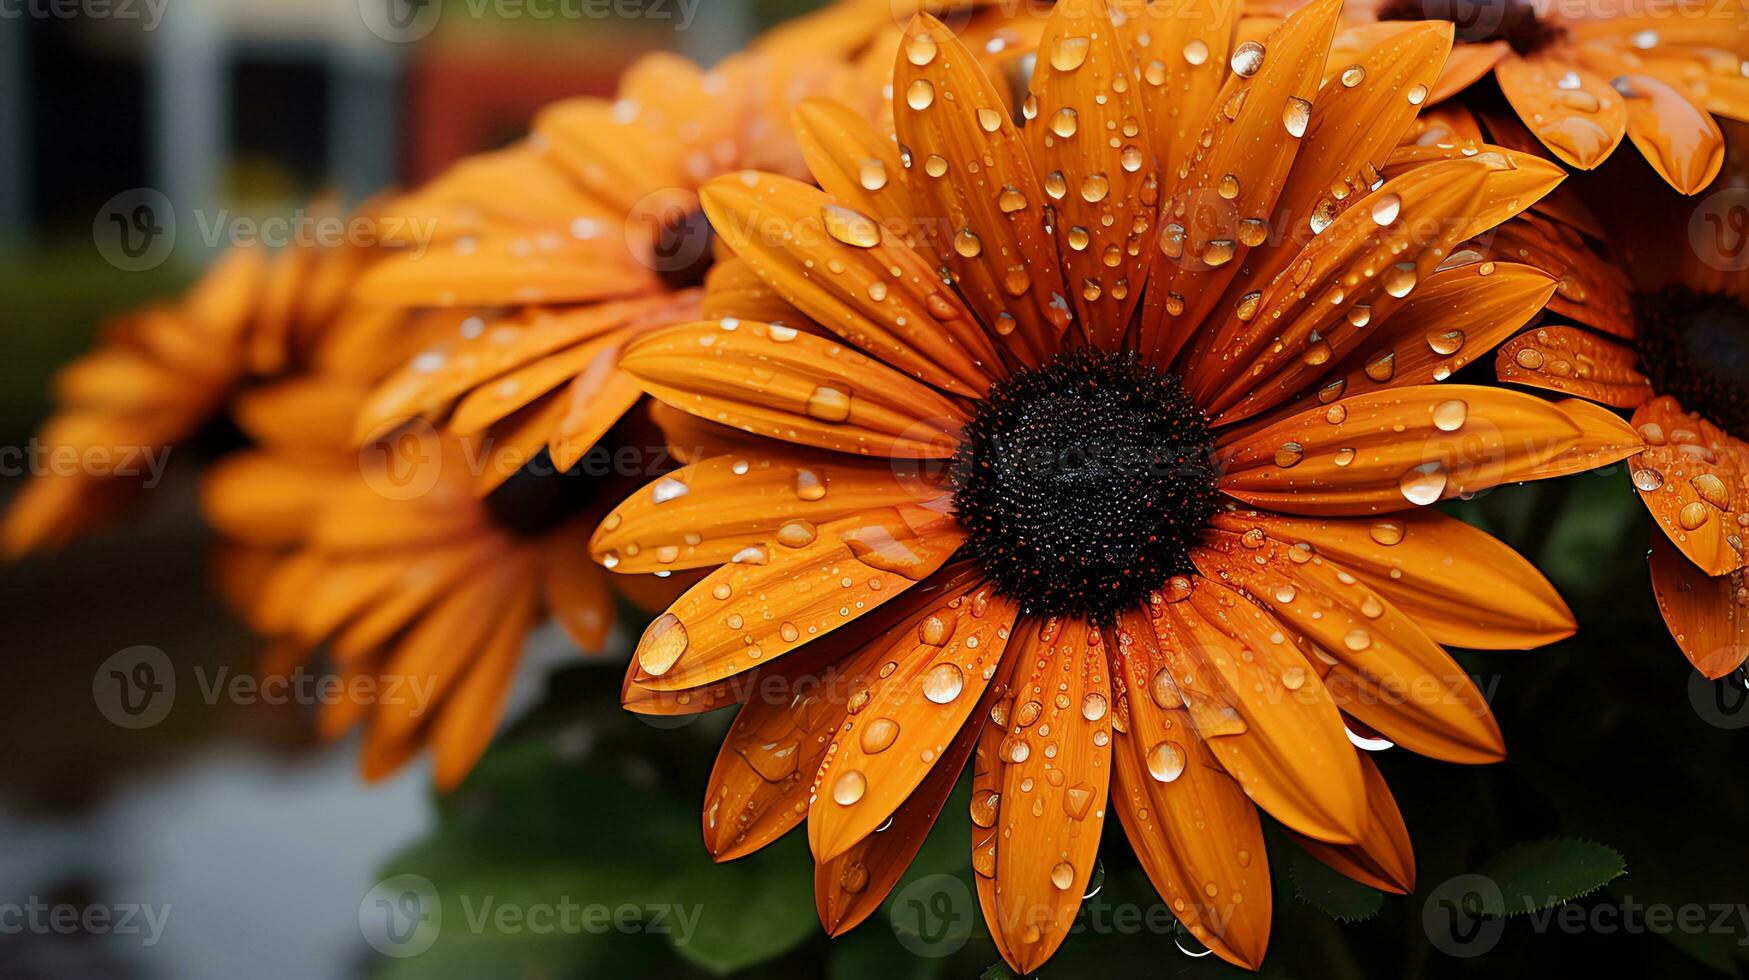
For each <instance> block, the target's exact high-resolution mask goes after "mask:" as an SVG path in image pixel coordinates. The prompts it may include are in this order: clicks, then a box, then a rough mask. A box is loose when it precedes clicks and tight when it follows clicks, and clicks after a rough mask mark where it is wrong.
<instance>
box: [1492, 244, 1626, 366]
mask: <svg viewBox="0 0 1749 980" xmlns="http://www.w3.org/2000/svg"><path fill="white" fill-rule="evenodd" d="M1471 244H1472V245H1477V246H1479V247H1482V248H1484V249H1485V251H1486V252H1487V253H1488V254H1490V255H1492V256H1494V257H1496V258H1498V259H1500V260H1501V261H1511V262H1522V263H1524V264H1526V265H1531V266H1535V267H1536V268H1538V269H1542V270H1544V271H1546V272H1548V273H1549V274H1550V275H1552V276H1554V277H1556V279H1557V284H1556V286H1555V295H1553V296H1551V297H1549V310H1550V311H1552V312H1555V313H1559V314H1561V315H1562V316H1567V317H1572V318H1573V319H1575V320H1578V321H1579V322H1580V323H1583V324H1585V325H1587V326H1590V327H1595V328H1596V329H1598V330H1602V331H1605V332H1607V333H1610V334H1613V335H1615V336H1617V337H1624V338H1632V337H1633V336H1634V329H1635V327H1634V315H1633V302H1632V300H1631V298H1630V296H1629V292H1630V287H1629V285H1628V280H1627V276H1626V275H1625V274H1624V273H1623V272H1622V270H1620V269H1618V268H1616V267H1615V265H1613V264H1612V263H1610V262H1606V261H1604V260H1603V259H1602V258H1601V257H1600V256H1598V255H1597V253H1596V252H1594V251H1592V249H1591V247H1590V246H1589V245H1587V244H1586V242H1585V239H1584V237H1583V236H1582V235H1581V234H1580V232H1579V231H1578V229H1576V228H1573V227H1571V226H1569V225H1567V224H1564V223H1561V222H1555V221H1550V220H1548V219H1546V218H1543V217H1542V216H1540V215H1537V214H1534V213H1526V214H1521V215H1519V216H1518V218H1517V219H1516V220H1513V221H1508V222H1507V223H1505V224H1503V225H1501V226H1499V227H1498V228H1495V229H1494V230H1493V231H1492V232H1490V233H1489V234H1488V235H1487V236H1486V238H1485V239H1484V240H1482V241H1480V242H1473V243H1471Z"/></svg>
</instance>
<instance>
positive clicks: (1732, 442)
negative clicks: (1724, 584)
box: [1631, 395, 1749, 575]
mask: <svg viewBox="0 0 1749 980" xmlns="http://www.w3.org/2000/svg"><path fill="white" fill-rule="evenodd" d="M1633 424H1634V428H1636V429H1637V430H1639V434H1640V437H1641V438H1642V439H1644V440H1645V451H1643V452H1641V453H1640V454H1639V456H1637V457H1635V458H1634V460H1633V463H1632V464H1631V469H1632V472H1633V479H1634V489H1636V490H1638V491H1639V493H1640V499H1641V500H1643V501H1645V503H1646V508H1647V509H1648V510H1650V511H1651V512H1652V516H1653V517H1655V518H1657V520H1658V526H1659V527H1660V528H1662V529H1663V531H1664V533H1665V534H1666V535H1668V536H1669V538H1670V541H1671V542H1672V543H1673V544H1675V545H1676V547H1677V548H1678V549H1680V550H1681V552H1682V553H1683V554H1684V555H1686V556H1688V560H1689V561H1691V562H1693V563H1694V564H1696V565H1698V566H1700V570H1701V571H1703V572H1705V573H1706V574H1708V575H1724V574H1726V573H1727V572H1733V571H1737V570H1739V569H1741V568H1742V567H1743V540H1744V535H1745V533H1746V532H1749V445H1745V444H1744V443H1743V442H1742V441H1740V440H1738V439H1735V438H1733V437H1732V436H1731V435H1730V433H1728V432H1725V431H1724V430H1723V429H1720V428H1719V427H1718V426H1715V425H1713V424H1712V423H1711V422H1708V421H1707V420H1706V419H1703V418H1701V417H1700V416H1698V415H1694V414H1691V413H1687V412H1684V411H1683V410H1682V406H1681V404H1679V403H1678V402H1677V401H1676V399H1675V398H1672V397H1670V396H1669V395H1660V396H1659V397H1657V398H1654V399H1652V400H1651V401H1649V402H1646V403H1645V404H1644V405H1641V406H1640V407H1639V408H1638V409H1636V410H1635V411H1634V419H1633Z"/></svg>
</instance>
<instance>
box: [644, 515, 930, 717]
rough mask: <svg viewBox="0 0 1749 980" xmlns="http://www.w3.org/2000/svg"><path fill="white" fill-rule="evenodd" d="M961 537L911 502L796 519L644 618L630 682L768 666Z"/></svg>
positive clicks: (909, 581)
mask: <svg viewBox="0 0 1749 980" xmlns="http://www.w3.org/2000/svg"><path fill="white" fill-rule="evenodd" d="M964 539H965V534H964V532H962V531H960V530H959V529H958V527H957V525H955V524H954V523H953V521H952V519H951V518H948V517H944V516H943V515H940V514H936V513H933V512H929V511H921V510H917V509H915V508H902V509H888V510H883V511H877V512H874V513H870V514H863V515H858V516H856V517H851V518H846V519H844V520H841V521H834V522H832V523H830V524H826V525H823V526H820V527H815V526H813V525H811V524H809V525H805V526H803V525H802V524H801V523H800V522H798V524H797V525H796V526H795V527H794V530H793V531H785V530H780V531H779V535H778V543H777V544H775V545H773V546H772V547H771V548H770V549H768V551H767V554H766V555H765V556H764V558H765V560H764V562H760V561H759V558H758V557H756V556H749V557H748V558H747V559H746V560H744V561H743V562H738V563H734V564H729V565H724V566H723V567H722V568H719V569H717V570H716V571H715V572H712V573H711V574H710V575H709V576H706V577H705V579H704V580H703V581H701V582H699V583H698V584H697V585H695V586H693V587H692V588H691V589H689V590H687V593H686V594H685V595H683V596H681V597H680V599H679V600H677V601H676V602H675V603H674V605H673V606H672V607H670V608H669V610H668V612H666V613H664V614H663V615H662V616H660V617H658V618H657V619H656V620H655V622H653V623H651V624H650V627H649V628H648V629H647V630H645V631H644V636H643V638H642V639H641V640H639V642H638V650H637V659H638V663H639V664H640V666H641V668H642V672H641V673H640V674H639V676H638V678H637V683H640V684H643V685H644V686H647V687H651V688H655V689H657V690H670V691H672V690H680V689H682V688H689V687H698V686H700V685H702V684H709V683H711V682H712V681H717V680H721V679H723V678H725V677H729V676H732V675H734V674H738V673H740V672H742V671H744V670H748V669H750V668H752V667H757V666H759V665H760V664H761V663H769V662H770V661H772V660H774V659H776V658H778V657H781V656H783V655H784V654H786V653H788V652H790V651H791V650H793V649H796V648H797V647H799V646H801V645H803V644H805V643H806V642H807V641H808V640H810V639H812V638H814V637H817V636H819V635H821V634H824V633H829V632H831V631H832V630H835V629H837V628H839V627H840V626H843V625H845V624H847V623H850V622H854V621H855V620H857V619H859V618H861V617H862V616H863V615H864V614H865V613H867V612H869V611H871V610H874V609H878V608H879V607H880V606H882V605H884V604H885V603H886V602H887V601H888V600H890V599H892V598H894V597H895V596H898V595H902V594H903V593H904V592H905V590H906V589H909V588H910V587H911V586H913V585H915V584H916V583H917V582H918V581H920V580H921V579H923V578H925V577H926V576H928V575H929V574H930V573H932V572H934V571H935V570H936V569H937V568H939V567H941V565H942V563H943V562H945V561H947V559H948V558H949V557H950V556H951V555H952V554H953V552H954V550H955V549H956V548H958V547H959V545H960V543H961V542H962V541H963V540H964ZM610 564H611V563H610ZM773 610H781V611H782V615H781V616H780V615H778V614H775V613H773ZM768 614H769V615H768Z"/></svg>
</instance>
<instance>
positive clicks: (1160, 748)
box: [1148, 739, 1184, 783]
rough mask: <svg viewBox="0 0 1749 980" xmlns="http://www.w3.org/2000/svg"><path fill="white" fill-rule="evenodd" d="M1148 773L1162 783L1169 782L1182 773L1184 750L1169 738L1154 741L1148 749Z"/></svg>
mask: <svg viewBox="0 0 1749 980" xmlns="http://www.w3.org/2000/svg"><path fill="white" fill-rule="evenodd" d="M1148 774H1149V775H1150V776H1153V777H1154V778H1155V779H1157V780H1159V781H1160V782H1162V783H1170V782H1172V781H1173V780H1175V779H1177V778H1178V777H1179V776H1181V775H1183V774H1184V750H1183V749H1182V748H1180V747H1179V745H1178V743H1177V742H1174V741H1172V740H1170V739H1167V740H1165V741H1161V742H1157V743H1155V745H1154V747H1153V748H1151V749H1149V750H1148Z"/></svg>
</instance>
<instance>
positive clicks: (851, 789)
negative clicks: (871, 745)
mask: <svg viewBox="0 0 1749 980" xmlns="http://www.w3.org/2000/svg"><path fill="white" fill-rule="evenodd" d="M866 792H868V778H867V777H865V776H864V775H863V774H862V771H861V770H859V769H849V770H846V771H845V772H844V773H842V774H841V775H839V777H838V781H837V782H835V783H833V784H832V799H833V800H834V801H835V802H836V803H837V804H838V805H839V806H850V805H852V804H854V803H856V802H857V801H858V800H860V799H862V795H863V794H864V793H866Z"/></svg>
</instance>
